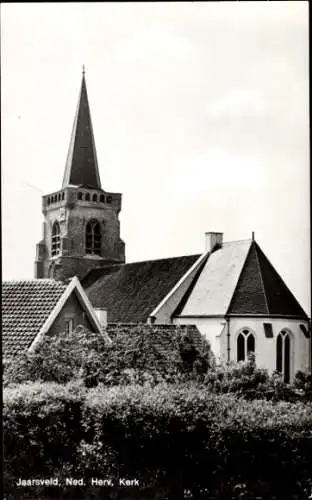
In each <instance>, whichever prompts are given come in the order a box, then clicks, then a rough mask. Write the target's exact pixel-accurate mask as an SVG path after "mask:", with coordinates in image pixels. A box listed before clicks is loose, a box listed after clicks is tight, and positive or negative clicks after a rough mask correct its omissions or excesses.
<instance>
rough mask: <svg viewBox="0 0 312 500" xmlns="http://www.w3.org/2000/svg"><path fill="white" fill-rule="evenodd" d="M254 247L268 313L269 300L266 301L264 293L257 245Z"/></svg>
mask: <svg viewBox="0 0 312 500" xmlns="http://www.w3.org/2000/svg"><path fill="white" fill-rule="evenodd" d="M254 248H255V254H256V259H257V263H258V268H259V274H260V280H261V284H262V289H263V294H264V300H265V304H266V308H267V312H268V314H270V308H269V301H268V297H267V294H266V289H265V286H264V280H263V276H262V269H261V265H260V260H259V256H258V252H257V245H256V244H255V245H254Z"/></svg>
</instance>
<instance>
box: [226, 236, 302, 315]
mask: <svg viewBox="0 0 312 500" xmlns="http://www.w3.org/2000/svg"><path fill="white" fill-rule="evenodd" d="M228 312H229V314H246V313H256V314H268V315H270V316H274V315H278V316H298V317H300V318H304V319H308V317H307V315H306V313H305V312H304V310H303V309H302V307H301V306H300V304H299V303H298V301H297V300H296V298H295V297H294V296H293V294H292V293H291V291H290V290H289V289H288V287H287V286H286V284H285V283H284V281H283V280H282V278H281V277H280V275H279V274H278V273H277V271H276V270H275V269H274V267H273V266H272V264H271V263H270V262H269V260H268V259H267V257H266V256H265V255H264V253H263V252H262V250H261V248H260V247H259V245H258V244H257V243H254V244H253V245H252V247H251V249H250V251H249V254H248V257H247V259H246V262H245V265H244V268H243V270H242V273H241V276H240V278H239V281H238V285H237V287H236V290H235V293H234V295H233V298H232V301H231V304H230V307H229V311H228Z"/></svg>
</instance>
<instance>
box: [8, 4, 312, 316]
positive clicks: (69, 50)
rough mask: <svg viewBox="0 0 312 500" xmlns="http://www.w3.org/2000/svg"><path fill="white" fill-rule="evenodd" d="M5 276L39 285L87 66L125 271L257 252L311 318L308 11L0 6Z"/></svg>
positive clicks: (282, 7)
mask: <svg viewBox="0 0 312 500" xmlns="http://www.w3.org/2000/svg"><path fill="white" fill-rule="evenodd" d="M1 11H2V15H1V28H2V29H1V61H2V63H1V66H2V68H1V69H2V71H1V77H2V78H1V91H2V104H1V112H2V238H3V239H2V266H3V268H2V272H3V279H6V280H7V279H24V278H25V279H26V278H32V277H33V269H34V259H35V244H36V242H38V241H39V240H40V239H41V236H42V235H41V231H42V221H43V216H42V214H41V196H42V195H43V194H48V193H50V192H53V191H54V190H58V189H60V188H61V184H62V178H63V173H64V167H65V161H66V155H67V149H68V145H69V139H70V133H71V129H72V124H73V119H74V114H75V109H76V105H77V100H78V94H79V89H80V84H81V68H82V64H85V65H86V81H87V89H88V95H89V102H90V107H91V115H92V122H93V127H94V133H95V141H96V147H97V153H98V160H99V168H100V176H101V181H102V187H103V188H104V189H105V190H107V191H116V192H121V193H123V209H122V212H121V214H120V221H121V237H122V238H123V240H124V241H125V242H126V258H127V261H128V262H129V261H135V260H146V259H154V258H161V257H169V256H174V255H183V254H192V253H201V252H202V251H203V249H204V232H205V231H210V230H212V231H219V232H223V233H224V240H225V241H232V240H237V239H244V238H250V237H251V232H252V231H255V236H256V240H257V241H258V243H259V244H260V246H261V248H262V249H263V251H264V252H265V254H266V255H267V257H268V258H269V260H270V261H271V262H272V264H273V265H274V266H275V268H276V269H277V271H278V272H279V273H280V274H281V275H282V277H283V279H284V281H285V282H286V284H287V285H288V286H289V287H290V288H291V290H292V292H293V293H294V294H295V296H296V297H297V298H298V299H299V301H300V303H301V304H302V306H303V307H304V308H305V309H306V311H307V312H308V313H309V312H310V294H309V290H310V220H309V212H310V210H309V206H310V205H309V203H310V200H309V186H310V184H309V112H308V88H309V82H308V2H300V1H295V2H216V3H214V2H211V3H210V2H203V3H202V2H185V3H182V2H181V3H179V2H176V3H169V2H168V3H157V2H155V3H93V4H92V3H91V4H90V3H65V4H61V3H41V4H40V3H37V4H31V3H26V4H17V3H12V4H2V6H1Z"/></svg>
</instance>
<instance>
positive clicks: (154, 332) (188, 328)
mask: <svg viewBox="0 0 312 500" xmlns="http://www.w3.org/2000/svg"><path fill="white" fill-rule="evenodd" d="M140 328H142V332H143V335H144V340H146V339H147V338H149V339H150V341H151V342H152V345H153V347H154V348H155V349H156V350H157V351H158V352H159V353H160V354H162V355H163V356H166V355H170V356H171V355H172V352H173V351H175V350H176V349H177V339H178V338H179V337H181V335H186V334H187V337H188V338H189V339H192V340H193V342H194V345H195V347H196V348H197V349H198V350H200V349H201V347H202V346H203V343H204V337H203V336H202V335H201V333H200V332H199V330H198V328H197V326H195V325H173V324H170V325H157V324H154V325H148V324H141V325H140V324H129V323H128V324H123V323H119V324H116V323H111V324H108V325H107V327H106V332H107V334H108V336H109V337H110V339H111V340H112V341H113V342H114V341H118V337H119V336H120V335H122V336H123V337H124V338H126V339H127V341H128V342H129V349H130V348H131V343H132V339H134V338H137V333H138V331H140Z"/></svg>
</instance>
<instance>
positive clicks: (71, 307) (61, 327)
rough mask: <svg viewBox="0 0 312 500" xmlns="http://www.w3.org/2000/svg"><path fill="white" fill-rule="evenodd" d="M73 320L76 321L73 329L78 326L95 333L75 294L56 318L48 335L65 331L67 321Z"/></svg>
mask: <svg viewBox="0 0 312 500" xmlns="http://www.w3.org/2000/svg"><path fill="white" fill-rule="evenodd" d="M70 318H72V319H73V320H74V324H73V328H76V326H78V325H83V326H85V327H87V328H88V329H89V330H91V331H93V327H92V325H91V323H90V321H89V319H88V317H87V315H86V313H85V312H84V310H83V308H82V306H81V304H80V302H79V300H78V299H77V297H76V294H75V292H74V293H72V294H71V296H70V297H69V298H68V300H67V302H66V303H65V304H64V306H63V308H62V310H61V311H60V313H59V314H58V316H57V317H56V319H55V321H54V323H53V325H52V326H51V328H50V330H49V332H48V334H49V335H55V334H57V333H62V332H64V331H65V321H66V320H67V319H70Z"/></svg>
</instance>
